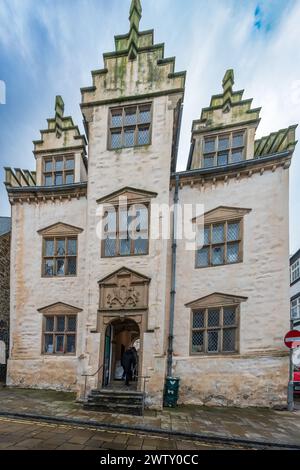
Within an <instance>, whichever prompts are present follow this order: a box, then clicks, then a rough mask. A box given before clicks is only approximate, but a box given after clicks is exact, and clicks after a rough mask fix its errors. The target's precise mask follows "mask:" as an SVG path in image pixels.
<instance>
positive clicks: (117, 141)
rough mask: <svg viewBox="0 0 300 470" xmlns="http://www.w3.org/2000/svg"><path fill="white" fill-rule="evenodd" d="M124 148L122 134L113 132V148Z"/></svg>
mask: <svg viewBox="0 0 300 470" xmlns="http://www.w3.org/2000/svg"><path fill="white" fill-rule="evenodd" d="M121 147H122V133H121V131H113V132H112V133H111V148H112V149H119V148H121Z"/></svg>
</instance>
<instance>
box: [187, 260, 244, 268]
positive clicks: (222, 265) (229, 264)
mask: <svg viewBox="0 0 300 470" xmlns="http://www.w3.org/2000/svg"><path fill="white" fill-rule="evenodd" d="M243 262H244V261H243V260H240V261H237V262H236V263H223V264H214V265H211V266H195V269H209V268H221V267H224V266H226V267H227V266H235V265H236V264H242V263H243Z"/></svg>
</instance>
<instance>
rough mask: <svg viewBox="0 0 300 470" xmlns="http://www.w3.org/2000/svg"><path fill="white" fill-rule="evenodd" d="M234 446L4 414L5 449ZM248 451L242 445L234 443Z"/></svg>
mask: <svg viewBox="0 0 300 470" xmlns="http://www.w3.org/2000/svg"><path fill="white" fill-rule="evenodd" d="M228 449H232V446H229V445H225V444H224V445H222V444H212V443H203V442H199V441H191V440H188V439H185V440H182V439H178V438H176V437H172V436H169V437H162V436H152V435H149V434H145V433H144V434H143V433H133V432H131V433H130V432H125V431H123V432H120V431H109V430H103V429H97V428H94V427H93V426H84V427H83V426H75V425H64V424H53V423H41V422H39V421H34V420H30V421H29V420H21V419H11V418H1V417H0V451H1V450H8V451H9V450H11V451H16V450H72V451H79V450H98V451H100V452H105V451H106V452H107V451H113V452H115V451H122V450H123V451H138V450H144V451H147V450H152V451H162V450H169V451H176V450H179V451H196V452H197V451H198V452H199V451H204V450H228ZM234 449H236V450H244V448H243V447H242V446H234Z"/></svg>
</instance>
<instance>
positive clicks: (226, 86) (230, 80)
mask: <svg viewBox="0 0 300 470" xmlns="http://www.w3.org/2000/svg"><path fill="white" fill-rule="evenodd" d="M233 85H234V71H233V70H232V69H229V70H227V71H226V73H225V75H224V78H223V90H224V93H226V92H227V91H228V90H232V87H233Z"/></svg>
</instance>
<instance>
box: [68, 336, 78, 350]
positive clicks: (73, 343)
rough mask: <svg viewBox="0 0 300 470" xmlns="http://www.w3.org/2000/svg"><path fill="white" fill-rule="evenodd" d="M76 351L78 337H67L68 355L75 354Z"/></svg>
mask: <svg viewBox="0 0 300 470" xmlns="http://www.w3.org/2000/svg"><path fill="white" fill-rule="evenodd" d="M75 350H76V337H75V335H68V336H67V353H69V354H74V353H75Z"/></svg>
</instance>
